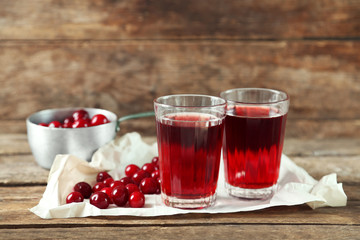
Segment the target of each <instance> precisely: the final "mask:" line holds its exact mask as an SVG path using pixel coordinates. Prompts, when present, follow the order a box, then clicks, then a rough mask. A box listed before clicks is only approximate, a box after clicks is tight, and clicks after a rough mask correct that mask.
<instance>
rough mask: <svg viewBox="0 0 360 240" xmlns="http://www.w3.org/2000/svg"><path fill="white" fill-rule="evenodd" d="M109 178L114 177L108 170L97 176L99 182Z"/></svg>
mask: <svg viewBox="0 0 360 240" xmlns="http://www.w3.org/2000/svg"><path fill="white" fill-rule="evenodd" d="M107 178H112V177H111V176H110V174H108V173H107V172H99V173H98V174H97V176H96V181H97V182H103V181H104V180H105V179H107Z"/></svg>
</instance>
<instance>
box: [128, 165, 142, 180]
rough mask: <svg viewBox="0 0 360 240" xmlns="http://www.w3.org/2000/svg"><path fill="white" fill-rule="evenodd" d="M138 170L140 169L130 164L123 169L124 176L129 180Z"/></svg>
mask: <svg viewBox="0 0 360 240" xmlns="http://www.w3.org/2000/svg"><path fill="white" fill-rule="evenodd" d="M139 170H140V168H139V167H138V166H137V165H135V164H130V165H128V166H127V167H126V168H125V175H126V176H128V177H130V178H131V177H132V176H133V175H134V173H136V172H137V171H139Z"/></svg>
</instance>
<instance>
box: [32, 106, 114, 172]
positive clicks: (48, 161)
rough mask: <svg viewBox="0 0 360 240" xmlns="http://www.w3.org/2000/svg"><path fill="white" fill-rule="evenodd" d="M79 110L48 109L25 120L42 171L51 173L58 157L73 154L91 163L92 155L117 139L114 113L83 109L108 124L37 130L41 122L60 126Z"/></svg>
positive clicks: (40, 128) (34, 153) (33, 150)
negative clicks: (49, 170)
mask: <svg viewBox="0 0 360 240" xmlns="http://www.w3.org/2000/svg"><path fill="white" fill-rule="evenodd" d="M78 109H80V108H60V109H49V110H43V111H40V112H36V113H34V114H32V115H31V116H30V117H28V118H27V119H26V127H27V135H28V141H29V144H30V148H31V151H32V153H33V155H34V157H35V160H36V162H37V163H38V164H39V165H40V166H41V167H43V168H46V169H50V168H51V165H52V163H53V161H54V158H55V156H56V155H57V154H72V155H74V156H76V157H79V158H81V159H84V160H87V161H90V159H91V157H92V155H93V153H94V152H95V151H96V150H97V149H98V148H99V147H101V146H103V145H104V144H106V143H108V142H109V141H111V140H112V139H114V138H115V136H116V132H117V131H116V130H117V129H116V128H117V126H118V121H117V116H116V114H115V113H112V112H110V111H107V110H104V109H96V108H81V109H85V110H86V111H87V112H88V113H89V115H90V117H92V116H94V115H95V114H103V115H105V116H106V117H107V118H108V119H109V120H110V122H109V123H106V124H102V125H98V126H93V127H86V128H50V127H43V126H39V125H38V124H39V123H41V122H45V123H49V122H51V121H54V120H56V121H60V122H62V121H63V120H64V119H65V118H66V117H68V116H71V115H72V113H73V112H74V111H76V110H78Z"/></svg>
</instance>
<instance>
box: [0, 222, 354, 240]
mask: <svg viewBox="0 0 360 240" xmlns="http://www.w3.org/2000/svg"><path fill="white" fill-rule="evenodd" d="M359 228H360V227H359V226H346V225H340V226H322V225H320V226H309V225H300V226H297V225H296V226H293V225H275V226H272V225H270V226H269V225H265V226H264V225H248V224H244V225H240V226H239V225H220V226H213V227H208V226H191V227H188V226H184V227H183V226H178V227H176V228H172V227H157V226H154V227H143V226H136V227H135V228H119V227H116V226H115V227H114V226H101V227H81V228H78V227H74V228H64V229H58V228H51V227H50V228H43V229H33V228H29V229H1V230H0V237H2V238H6V239H29V238H37V239H70V238H71V239H84V238H94V239H109V238H118V237H119V236H121V238H122V239H136V240H138V239H156V240H158V239H182V238H185V239H204V237H206V239H221V238H223V237H224V236H228V237H229V238H230V239H239V236H242V237H246V239H248V238H249V237H250V238H252V239H259V238H261V239H319V240H321V239H356V238H357V237H358V233H359ZM104 231H106V235H105V234H104ZM136 232H141V237H139V236H138V235H137V234H135V233H136ZM79 236H81V237H79ZM244 239H245V238H244Z"/></svg>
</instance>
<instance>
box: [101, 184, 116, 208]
mask: <svg viewBox="0 0 360 240" xmlns="http://www.w3.org/2000/svg"><path fill="white" fill-rule="evenodd" d="M100 192H103V193H106V195H108V197H109V200H110V201H109V203H110V204H111V203H113V201H112V199H111V192H112V188H111V187H104V188H103V189H101V190H100Z"/></svg>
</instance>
